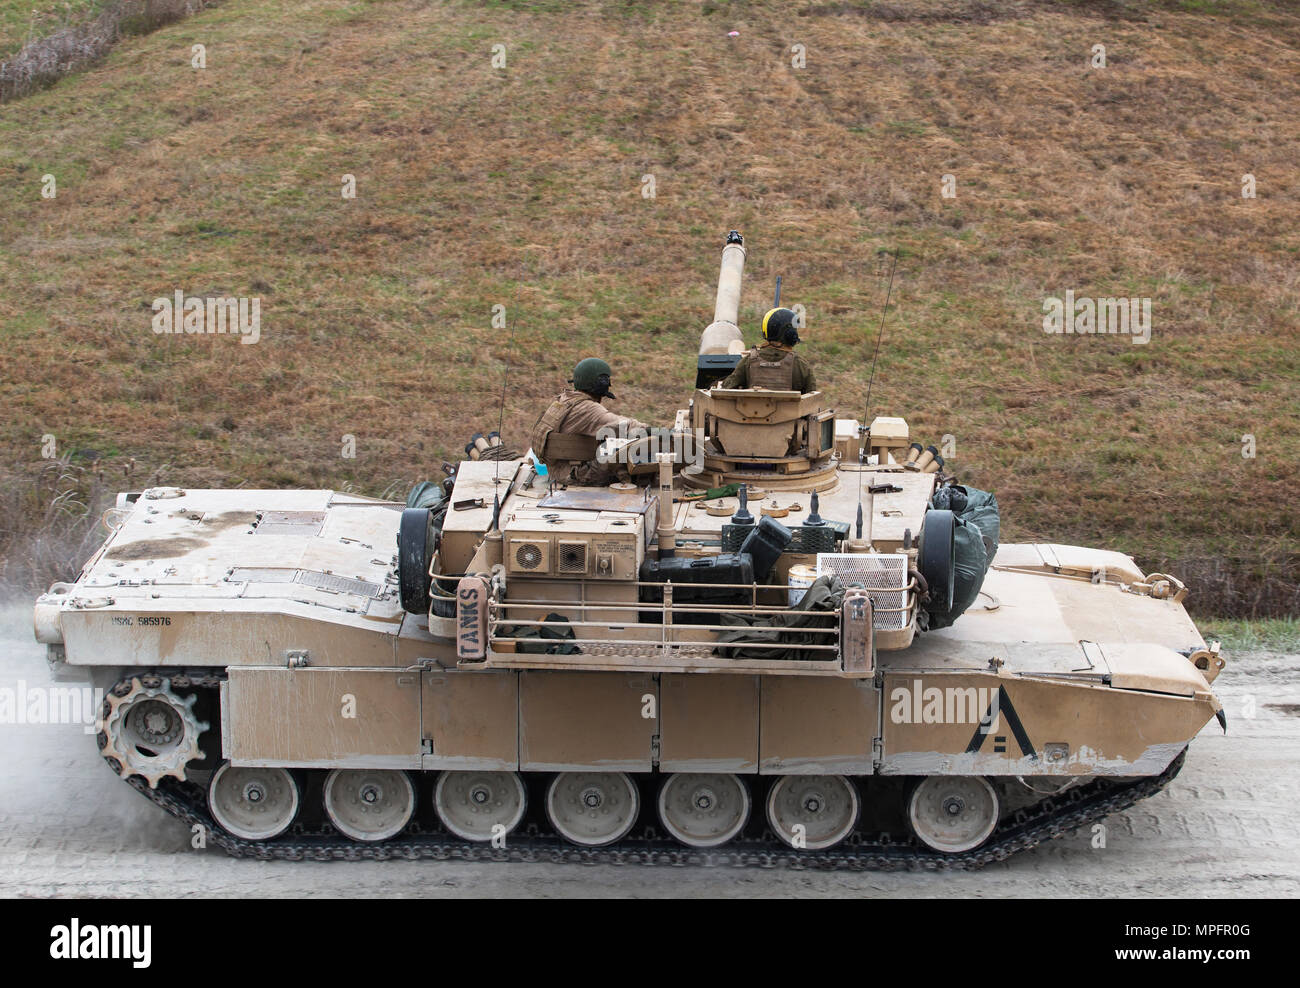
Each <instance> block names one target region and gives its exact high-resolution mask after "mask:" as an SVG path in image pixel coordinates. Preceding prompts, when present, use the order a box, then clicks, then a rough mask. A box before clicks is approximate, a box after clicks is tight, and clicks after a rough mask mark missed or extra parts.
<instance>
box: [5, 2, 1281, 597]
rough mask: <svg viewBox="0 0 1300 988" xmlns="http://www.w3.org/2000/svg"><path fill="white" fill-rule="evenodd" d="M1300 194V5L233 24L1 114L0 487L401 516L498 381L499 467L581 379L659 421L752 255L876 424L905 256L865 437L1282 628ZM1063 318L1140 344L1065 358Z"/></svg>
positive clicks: (457, 8) (492, 9) (125, 61)
mask: <svg viewBox="0 0 1300 988" xmlns="http://www.w3.org/2000/svg"><path fill="white" fill-rule="evenodd" d="M730 31H737V32H739V34H738V36H737V37H729V36H728V32H730ZM195 43H202V44H204V45H205V46H206V49H207V68H205V69H202V70H196V69H194V68H192V67H191V64H190V57H191V56H190V52H191V46H192V45H193V44H195ZM497 44H500V45H504V46H505V52H506V58H507V64H506V67H505V68H504V69H500V68H494V67H493V66H492V64H491V58H492V48H493V46H494V45H497ZM1096 44H1103V45H1105V49H1106V59H1107V65H1106V67H1105V68H1104V69H1102V68H1091V67H1090V65H1089V59H1090V53H1091V51H1092V48H1093V46H1094V45H1096ZM794 45H803V46H804V47H805V51H806V67H804V68H802V69H799V68H793V67H792V65H791V58H792V54H791V48H792V46H794ZM1298 160H1300V16H1297V14H1296V13H1295V12H1294V8H1293V6H1292V5H1290V4H1285V5H1284V4H1280V3H1279V4H1271V3H1265V2H1246V0H1241V2H1232V0H1222V2H1216V0H1184V2H1173V0H1171V2H1167V3H1138V2H1127V3H1121V2H1089V3H1084V2H1073V3H1071V2H1032V0H1022V2H999V3H990V2H984V0H970V2H953V0H944V2H938V0H933V2H931V0H895V2H890V3H864V4H857V3H815V2H814V3H793V4H790V3H765V2H748V3H744V4H740V3H735V4H731V3H725V2H718V0H714V2H707V3H702V4H701V3H667V4H642V3H630V2H621V3H620V2H605V3H601V2H588V3H558V2H555V3H551V2H540V0H534V2H526V0H519V2H497V3H423V2H418V0H417V2H403V0H387V2H369V3H367V2H342V0H307V2H305V3H304V2H294V3H289V2H280V0H229V2H227V3H226V4H224V5H223V6H221V7H218V8H216V9H212V10H208V11H205V12H203V13H200V14H198V15H196V16H194V17H192V18H189V19H187V20H184V21H181V22H179V23H176V24H173V25H171V26H169V27H166V28H163V29H162V30H160V31H157V32H155V33H153V34H151V35H148V36H146V37H142V38H130V39H126V40H124V41H122V42H121V43H120V44H119V45H118V46H117V47H116V48H115V49H114V50H113V52H112V53H111V54H110V56H109V57H108V58H107V59H106V60H105V61H104V63H103V64H101V65H99V66H98V67H95V68H93V69H91V70H89V71H86V72H84V73H79V74H75V75H72V76H69V77H68V78H66V79H64V80H62V81H61V82H59V83H58V84H56V85H55V86H53V87H52V88H50V89H47V90H44V91H42V92H39V93H36V94H34V95H32V96H30V97H27V98H25V99H22V100H19V101H17V102H14V103H11V104H8V105H6V106H4V107H3V108H0V187H3V190H4V199H3V200H0V201H2V202H3V206H2V207H0V340H2V342H3V345H2V346H0V397H2V400H3V403H4V407H5V409H6V414H5V416H4V418H3V420H2V421H0V471H3V472H5V473H6V474H7V477H6V478H5V479H4V480H3V483H4V485H5V486H6V487H7V488H8V489H10V490H15V491H17V490H24V491H25V490H29V486H28V485H29V484H30V478H32V477H34V476H35V473H36V471H37V470H38V469H39V467H40V466H41V464H42V459H41V454H42V445H41V443H42V437H43V436H45V435H47V434H48V435H53V436H54V437H56V439H57V443H58V451H59V452H60V453H64V452H76V453H77V454H78V456H79V458H80V459H79V462H82V463H92V464H94V466H95V468H96V469H102V470H103V472H104V475H105V478H106V479H105V483H107V484H109V485H112V484H114V482H115V480H116V478H118V477H120V476H121V472H122V469H123V464H125V463H126V462H127V461H128V460H129V459H130V458H134V459H135V461H136V464H137V475H138V474H140V473H145V472H150V471H152V470H154V469H155V468H156V467H158V466H161V465H164V464H167V465H169V466H168V467H167V468H166V470H165V473H164V476H165V477H166V478H167V479H169V480H170V481H171V482H173V483H183V484H187V485H190V486H199V485H218V484H222V485H225V484H243V485H247V486H277V485H295V486H318V485H319V486H342V485H351V486H353V487H354V488H356V489H358V490H364V491H367V492H371V493H378V492H379V491H380V490H383V489H384V488H385V487H387V486H388V485H389V484H390V483H393V482H395V481H399V480H402V481H410V480H415V479H417V478H422V477H425V476H428V475H430V474H431V473H433V472H434V471H435V470H436V468H437V465H438V463H439V462H440V461H441V460H442V459H444V458H445V459H454V458H455V457H456V456H457V455H458V451H459V448H460V447H461V446H462V445H463V443H464V442H465V440H466V439H467V438H468V436H469V434H470V433H472V432H475V431H478V430H484V431H486V430H487V429H488V428H495V427H496V423H497V415H498V402H499V399H500V389H501V385H502V379H503V373H504V368H505V361H506V360H507V359H509V360H510V362H511V365H512V372H511V379H510V388H509V395H508V398H507V401H506V405H505V431H506V434H507V437H508V438H509V439H511V440H512V441H514V442H516V443H521V444H522V443H523V442H525V441H526V434H527V430H528V428H529V427H530V426H531V425H532V423H533V421H534V420H535V419H536V417H537V415H538V413H539V412H540V410H541V407H542V406H543V405H544V403H545V402H546V400H547V399H548V398H549V397H550V396H551V395H552V394H553V393H554V392H555V391H556V390H558V389H559V388H560V386H561V385H562V382H563V380H564V379H565V378H566V377H567V376H568V371H569V369H570V368H571V367H572V365H573V363H574V362H575V361H576V360H577V359H579V358H581V357H583V356H586V355H589V354H592V353H598V354H602V355H604V356H605V357H606V358H607V359H609V360H610V361H611V363H613V364H614V365H615V374H616V376H615V380H616V387H615V390H616V391H617V392H618V394H619V396H620V399H621V400H620V401H619V402H618V403H617V405H616V407H617V408H618V409H619V410H621V411H626V412H628V413H630V414H633V415H636V416H638V417H640V418H643V419H651V420H655V421H661V422H662V421H668V420H670V419H671V416H672V413H673V410H674V409H676V408H678V407H681V406H682V405H683V404H684V402H685V400H686V398H687V396H688V388H689V385H690V383H691V381H692V380H693V366H694V359H695V351H696V346H697V343H698V337H699V332H700V330H701V329H702V328H703V327H704V325H705V324H706V323H707V322H708V321H709V319H710V317H711V313H712V293H713V287H714V282H715V279H716V272H717V263H718V256H719V248H720V243H721V238H722V236H723V235H724V234H725V232H726V231H727V230H728V229H730V228H733V227H734V228H738V229H740V230H742V231H743V232H744V233H745V235H746V241H747V244H748V246H749V248H750V261H749V266H748V269H747V275H748V277H747V290H746V294H745V306H744V309H743V313H742V315H743V318H744V320H745V321H746V323H747V328H748V329H749V330H750V331H751V334H752V332H753V328H754V327H755V326H756V324H757V319H758V317H759V316H760V314H761V312H762V311H763V309H764V308H766V306H767V304H768V301H769V299H770V292H771V286H772V283H773V281H774V279H775V276H776V275H777V274H781V275H783V276H784V285H785V288H784V296H783V297H784V299H785V300H786V301H788V302H791V303H792V302H796V301H799V302H802V303H803V304H804V305H806V306H807V309H808V323H809V325H808V329H807V331H806V332H805V334H804V336H805V339H806V343H805V344H804V346H803V352H804V353H805V354H806V355H807V356H808V357H809V359H811V360H812V361H814V363H815V366H816V368H817V371H818V377H819V380H820V382H821V384H822V386H823V388H824V389H825V390H826V391H827V392H828V394H829V395H830V396H831V397H832V398H833V399H834V400H836V401H837V403H838V404H839V405H840V407H841V410H842V413H843V414H846V415H852V416H854V417H857V416H860V415H861V414H862V407H861V406H862V401H863V393H864V389H865V383H866V379H867V374H868V370H869V366H868V365H869V362H870V349H871V343H872V339H871V338H872V337H873V335H874V332H875V328H876V326H877V325H878V322H879V315H880V306H881V304H882V301H883V296H884V287H885V285H884V278H883V272H884V270H885V265H884V264H883V263H882V260H883V255H882V254H881V252H882V251H887V250H892V249H895V248H897V249H898V250H899V251H900V252H901V260H900V262H899V267H898V274H897V277H896V281H895V286H894V303H893V305H892V307H891V314H890V317H889V324H888V327H887V330H886V337H885V342H884V346H883V348H882V351H881V359H880V367H879V370H878V372H877V376H876V384H875V391H874V395H873V399H872V406H873V408H872V412H873V414H878V413H893V414H901V415H903V416H905V417H906V418H907V419H908V421H909V423H910V424H911V426H912V431H913V435H914V436H915V437H917V438H921V439H924V440H925V441H927V442H937V441H938V440H939V439H940V437H941V436H942V435H944V434H945V433H950V434H952V435H953V436H954V437H955V439H956V444H957V455H956V457H954V458H953V460H952V466H953V467H954V468H955V470H956V472H957V473H958V474H959V475H960V476H961V477H962V478H963V479H964V480H965V481H967V482H969V483H972V484H974V485H977V486H982V487H988V488H990V489H992V490H994V491H996V492H997V494H998V497H999V500H1000V502H1001V503H1002V506H1003V513H1004V525H1005V532H1006V537H1007V538H1009V539H1052V540H1055V541H1077V542H1082V543H1095V544H1105V545H1111V546H1114V547H1117V548H1121V549H1123V550H1125V551H1128V552H1131V553H1133V554H1135V555H1136V556H1137V557H1138V559H1139V561H1140V562H1142V563H1143V564H1144V565H1146V566H1148V567H1149V568H1160V569H1166V568H1167V569H1170V570H1172V571H1173V572H1175V573H1180V574H1182V575H1184V576H1185V577H1187V578H1188V579H1189V582H1190V583H1191V584H1192V585H1193V589H1194V595H1193V597H1192V598H1191V601H1190V603H1191V604H1192V606H1193V607H1194V608H1198V609H1199V610H1201V612H1202V613H1204V612H1206V611H1212V612H1218V613H1224V614H1249V613H1256V614H1262V613H1268V614H1282V613H1295V612H1297V611H1300V597H1298V594H1300V590H1298V589H1297V583H1298V578H1297V572H1298V571H1300V565H1298V560H1300V557H1298V556H1297V550H1296V532H1297V531H1298V530H1300V508H1297V506H1296V503H1295V498H1294V494H1293V488H1294V484H1293V483H1290V482H1289V481H1291V480H1292V478H1293V477H1294V476H1295V473H1296V470H1295V463H1296V462H1297V458H1298V457H1300V438H1298V437H1300V385H1298V384H1297V382H1298V381H1300V346H1298V344H1300V339H1298V336H1300V308H1298V301H1300V290H1298V285H1297V271H1298V270H1300V264H1298V261H1300V257H1298V255H1300V233H1298V232H1297V230H1298V227H1297V224H1296V220H1295V217H1296V215H1297V212H1300V179H1298V177H1297V166H1296V162H1297V161H1298ZM1245 173H1251V174H1253V175H1254V176H1255V180H1256V183H1257V198H1255V199H1243V198H1242V195H1241V188H1242V184H1241V183H1242V176H1243V174H1245ZM45 174H53V175H54V176H55V177H56V179H57V189H58V194H57V197H56V198H54V199H43V198H42V197H41V194H40V192H41V183H42V176H43V175H45ZM345 174H351V175H354V176H355V178H356V188H357V195H356V198H355V199H350V200H349V199H344V198H343V197H342V196H341V195H340V189H341V183H342V181H343V176H344V175H345ZM945 174H951V175H953V176H954V177H955V179H956V183H957V185H956V189H957V195H956V198H955V199H945V198H943V197H942V196H941V194H940V191H941V180H942V176H944V175H945ZM645 175H653V176H654V184H655V196H654V197H653V198H646V197H645V196H644V195H643V180H642V177H643V176H645ZM178 289H179V290H182V291H184V292H186V293H187V294H189V295H209V294H216V295H234V296H260V297H261V299H262V327H261V340H260V342H259V343H257V344H256V345H251V346H246V345H240V344H239V343H238V342H236V341H235V340H232V339H229V338H224V337H194V336H188V337H187V336H159V335H155V334H154V333H153V332H152V331H151V329H150V318H151V312H150V309H149V306H150V302H151V301H152V300H153V299H154V298H155V297H157V296H170V295H171V294H172V293H173V292H174V291H176V290H178ZM1067 289H1072V290H1074V291H1075V292H1076V294H1078V295H1080V296H1091V297H1101V296H1146V297H1150V298H1151V299H1152V318H1153V328H1152V338H1151V342H1150V343H1149V344H1148V345H1146V346H1136V345H1133V344H1132V343H1131V342H1130V340H1129V339H1127V338H1122V337H1078V336H1049V335H1047V334H1045V333H1044V332H1043V329H1042V318H1043V307H1042V306H1043V299H1044V298H1045V297H1048V296H1058V297H1059V296H1063V295H1064V293H1065V291H1066V290H1067ZM498 303H499V304H503V305H505V306H506V307H507V309H508V311H509V312H510V314H511V315H512V316H513V319H512V324H513V325H514V326H515V327H516V330H515V335H514V343H513V347H511V346H510V345H508V343H509V339H510V332H509V330H506V331H504V332H503V331H501V330H495V329H493V328H492V326H491V310H492V306H493V305H494V304H498ZM1246 434H1250V435H1253V436H1254V437H1255V442H1256V452H1257V455H1256V456H1255V458H1253V459H1243V457H1242V455H1241V450H1242V442H1243V440H1242V437H1243V435H1246ZM345 435H351V436H355V437H356V455H355V458H346V457H344V456H343V455H341V454H342V453H343V452H344V439H343V437H344V436H345ZM136 483H137V485H138V480H137V481H136ZM28 500H31V499H28ZM2 537H3V536H0V538H2ZM11 541H12V540H11ZM0 549H3V546H2V545H0ZM8 551H9V552H11V553H12V552H15V551H17V549H16V548H15V547H13V546H12V545H11V546H10V547H9V549H8Z"/></svg>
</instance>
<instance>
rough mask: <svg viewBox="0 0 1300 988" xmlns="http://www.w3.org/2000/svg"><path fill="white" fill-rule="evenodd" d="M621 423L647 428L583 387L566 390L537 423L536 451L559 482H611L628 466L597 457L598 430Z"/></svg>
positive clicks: (534, 446) (594, 484)
mask: <svg viewBox="0 0 1300 988" xmlns="http://www.w3.org/2000/svg"><path fill="white" fill-rule="evenodd" d="M620 425H622V426H625V427H626V428H628V429H644V428H646V426H645V425H644V424H642V423H641V422H638V421H637V420H636V419H634V418H628V417H627V416H626V415H616V414H615V413H614V412H611V411H610V410H609V409H608V408H606V407H605V406H603V405H602V404H601V403H600V402H599V401H597V400H596V399H594V398H592V397H591V396H590V395H588V394H586V393H584V392H582V391H574V390H572V389H570V390H567V391H563V392H561V393H560V394H559V396H557V397H556V399H555V400H554V401H553V402H551V404H550V407H549V408H547V409H546V411H544V412H543V413H542V416H541V418H539V419H538V420H537V424H536V425H535V426H534V427H533V434H532V439H531V442H532V447H533V452H534V453H536V454H537V458H538V459H540V460H541V461H542V462H543V463H545V464H546V468H547V470H548V471H550V473H551V476H552V477H554V479H555V482H556V483H557V484H576V485H578V486H582V487H600V486H603V485H605V484H611V483H613V482H614V481H615V480H617V479H618V476H619V472H620V470H622V469H624V468H623V466H622V464H619V463H601V462H599V461H598V460H597V459H596V448H597V446H598V445H599V444H598V442H597V440H596V434H597V433H598V432H599V431H600V430H601V429H605V428H608V429H617V428H618V427H619V426H620Z"/></svg>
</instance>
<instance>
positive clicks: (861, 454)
mask: <svg viewBox="0 0 1300 988" xmlns="http://www.w3.org/2000/svg"><path fill="white" fill-rule="evenodd" d="M897 267H898V248H897V247H895V248H894V261H893V263H892V264H890V265H889V285H888V286H887V287H886V288H885V307H884V308H883V309H882V310H881V311H880V332H879V333H877V334H876V352H875V353H873V354H872V355H871V377H869V378H868V379H867V400H866V404H865V406H864V407H863V409H862V428H863V429H868V430H869V429H870V425H871V419H870V415H871V386H872V385H873V384H874V383H875V381H876V361H877V360H878V359H879V358H880V341H881V340H883V339H884V338H885V317H886V316H888V315H889V298H890V295H891V294H892V293H893V291H894V269H895V268H897ZM859 434H860V433H859ZM867 435H868V436H870V435H871V433H870V431H868V433H867ZM865 462H866V447H865V446H860V447H859V448H858V517H857V536H858V538H859V539H861V538H862V467H863V465H864V463H865Z"/></svg>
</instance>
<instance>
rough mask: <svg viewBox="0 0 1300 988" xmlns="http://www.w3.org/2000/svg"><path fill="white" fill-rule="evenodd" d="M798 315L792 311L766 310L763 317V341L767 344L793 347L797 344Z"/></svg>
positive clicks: (783, 309) (781, 309)
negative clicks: (781, 344)
mask: <svg viewBox="0 0 1300 988" xmlns="http://www.w3.org/2000/svg"><path fill="white" fill-rule="evenodd" d="M798 321H799V316H798V314H797V313H796V312H795V311H794V309H786V308H780V309H768V310H767V315H765V316H763V339H765V340H766V341H767V342H768V343H783V344H785V345H786V346H794V345H795V344H796V343H798V342H799V330H798V326H797V323H798Z"/></svg>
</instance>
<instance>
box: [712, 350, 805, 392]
mask: <svg viewBox="0 0 1300 988" xmlns="http://www.w3.org/2000/svg"><path fill="white" fill-rule="evenodd" d="M719 387H723V388H768V389H769V390H771V391H798V392H801V393H802V394H807V393H808V392H809V391H816V390H817V378H816V377H815V376H814V375H813V369H812V365H811V364H810V363H808V361H806V360H804V359H803V357H801V356H799V355H798V354H797V353H795V352H794V350H793V349H791V348H790V347H788V346H783V345H781V344H778V343H766V344H764V345H763V346H756V347H754V349H752V350H750V351H749V353H747V354H745V355H744V356H743V357H741V358H740V363H739V364H737V365H736V369H735V370H734V371H732V372H731V374H730V375H729V376H728V377H726V378H724V379H723V381H722V383H721V384H720V385H719Z"/></svg>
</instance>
